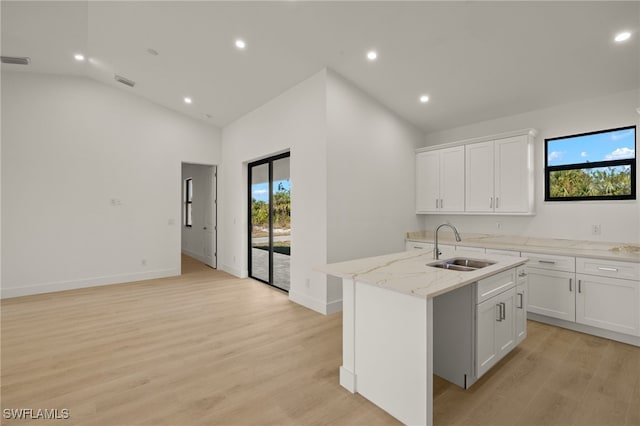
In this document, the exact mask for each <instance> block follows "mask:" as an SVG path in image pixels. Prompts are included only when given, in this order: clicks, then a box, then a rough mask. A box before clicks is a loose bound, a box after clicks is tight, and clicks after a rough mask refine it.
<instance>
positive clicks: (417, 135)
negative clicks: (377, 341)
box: [327, 71, 424, 300]
mask: <svg viewBox="0 0 640 426" xmlns="http://www.w3.org/2000/svg"><path fill="white" fill-rule="evenodd" d="M327 128H328V140H327V141H328V145H327V146H328V148H327V153H328V157H327V158H328V174H327V179H328V180H327V182H328V183H327V193H328V199H327V203H328V204H327V209H328V216H327V221H328V222H327V227H328V246H327V250H328V251H327V254H328V261H329V262H337V261H343V260H350V259H356V258H360V257H368V256H376V255H382V254H388V253H393V252H399V251H402V250H404V234H405V233H406V232H407V231H409V230H412V229H415V228H417V227H419V226H420V220H419V218H418V217H417V216H416V214H415V197H414V194H415V156H414V155H415V154H414V150H415V149H416V148H418V147H419V146H421V145H422V142H423V138H424V134H423V133H422V131H420V130H418V129H417V128H416V127H414V126H412V125H411V124H409V123H408V122H406V121H405V120H403V119H401V118H399V117H398V116H397V115H395V114H394V113H393V112H392V111H390V110H389V109H387V108H386V107H384V106H382V105H381V104H380V103H378V102H377V101H375V100H374V99H372V98H371V97H370V96H369V95H368V94H366V93H364V92H363V91H361V90H359V89H358V88H356V87H355V86H354V85H353V84H351V83H350V82H348V81H346V80H345V79H344V78H343V77H341V76H340V75H338V74H336V73H335V72H332V71H329V72H328V74H327ZM330 283H331V284H330V285H329V290H328V291H329V300H335V299H340V298H341V297H342V292H341V287H340V286H339V284H334V283H332V281H330Z"/></svg>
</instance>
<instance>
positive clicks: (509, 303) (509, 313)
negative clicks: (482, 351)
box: [494, 288, 516, 361]
mask: <svg viewBox="0 0 640 426" xmlns="http://www.w3.org/2000/svg"><path fill="white" fill-rule="evenodd" d="M515 299H516V289H515V288H512V289H511V290H508V291H505V292H504V293H501V294H500V295H498V296H496V297H495V298H494V300H496V303H498V304H499V305H501V310H502V311H501V312H500V313H501V314H502V318H501V320H500V321H496V323H495V327H496V355H497V359H500V358H502V357H503V356H505V355H506V354H508V353H509V352H510V351H511V349H513V348H514V347H515V345H516V329H515V327H516V315H515V314H516V312H515ZM496 361H497V360H496Z"/></svg>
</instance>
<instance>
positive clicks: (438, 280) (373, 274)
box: [314, 249, 528, 299]
mask: <svg viewBox="0 0 640 426" xmlns="http://www.w3.org/2000/svg"><path fill="white" fill-rule="evenodd" d="M452 257H468V258H471V259H481V260H490V261H493V262H496V264H494V265H490V266H487V267H484V268H481V269H478V270H475V271H454V270H450V269H440V268H434V267H431V266H427V264H428V263H433V262H435V261H434V259H433V253H432V252H431V251H428V252H427V253H425V252H422V251H406V252H401V253H393V254H388V255H384V256H376V257H367V258H364V259H355V260H350V261H346V262H340V263H332V264H329V265H323V266H319V267H316V268H314V269H316V270H317V271H320V272H324V273H326V274H328V275H333V276H336V277H339V278H350V279H354V280H355V281H357V282H362V283H367V284H370V285H374V286H377V287H382V288H385V289H388V290H392V291H397V292H400V293H404V294H408V295H411V296H415V297H419V298H425V299H426V298H432V297H435V296H438V295H440V294H443V293H446V292H448V291H451V290H455V289H456V288H459V287H462V286H464V285H467V284H470V283H472V282H475V281H478V280H480V279H482V278H487V277H489V276H491V275H495V274H496V273H498V272H502V271H505V270H507V269H511V268H514V267H516V266H518V265H522V264H524V263H525V262H526V261H527V260H528V259H527V258H522V257H513V256H499V255H493V254H480V253H476V252H465V251H464V250H457V251H453V250H447V249H443V250H442V254H441V255H440V260H444V259H449V258H452Z"/></svg>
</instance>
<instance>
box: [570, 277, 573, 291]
mask: <svg viewBox="0 0 640 426" xmlns="http://www.w3.org/2000/svg"><path fill="white" fill-rule="evenodd" d="M572 282H573V278H569V293H571V292H572V291H573V289H572V288H571V283H572Z"/></svg>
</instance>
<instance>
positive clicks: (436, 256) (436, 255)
mask: <svg viewBox="0 0 640 426" xmlns="http://www.w3.org/2000/svg"><path fill="white" fill-rule="evenodd" d="M443 226H448V227H449V228H451V229H452V230H453V234H454V235H455V237H456V241H458V242H460V241H462V238H460V233H459V232H458V230H457V229H456V227H455V226H453V225H452V224H450V223H443V224H441V225H438V227H437V228H436V232H435V234H436V236H435V245H434V247H433V258H434V259H436V260H438V259H440V249H438V233H439V232H440V228H442V227H443Z"/></svg>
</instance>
